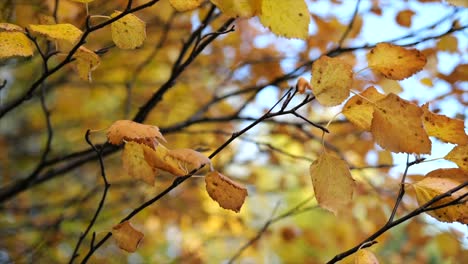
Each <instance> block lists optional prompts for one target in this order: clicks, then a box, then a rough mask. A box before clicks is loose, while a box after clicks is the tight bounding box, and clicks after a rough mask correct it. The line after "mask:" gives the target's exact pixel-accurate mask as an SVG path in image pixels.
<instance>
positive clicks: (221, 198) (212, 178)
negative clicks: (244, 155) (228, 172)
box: [205, 171, 247, 213]
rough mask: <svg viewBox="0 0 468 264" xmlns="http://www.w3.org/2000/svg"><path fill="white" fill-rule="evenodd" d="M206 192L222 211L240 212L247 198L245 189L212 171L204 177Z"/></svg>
mask: <svg viewBox="0 0 468 264" xmlns="http://www.w3.org/2000/svg"><path fill="white" fill-rule="evenodd" d="M205 184H206V191H207V192H208V194H209V195H210V197H211V199H213V200H214V201H216V202H217V203H218V204H219V206H221V207H222V208H224V209H228V210H232V211H234V212H236V213H238V212H240V209H241V207H242V205H243V204H244V200H245V197H246V196H247V189H246V188H245V187H244V186H242V185H240V184H238V183H236V182H234V181H233V180H231V179H229V178H228V177H226V176H224V175H222V174H221V173H219V172H217V171H212V172H210V173H208V174H207V175H206V176H205Z"/></svg>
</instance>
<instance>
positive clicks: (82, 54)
mask: <svg viewBox="0 0 468 264" xmlns="http://www.w3.org/2000/svg"><path fill="white" fill-rule="evenodd" d="M73 57H74V58H75V59H76V69H77V71H78V76H80V78H81V79H82V80H85V81H88V82H91V80H92V78H91V72H92V71H94V70H95V69H96V68H97V67H98V66H99V64H100V63H101V59H100V58H99V56H98V55H97V54H96V53H94V52H93V51H91V50H89V49H87V48H85V47H80V48H79V49H78V50H77V51H76V53H75V54H74V55H73Z"/></svg>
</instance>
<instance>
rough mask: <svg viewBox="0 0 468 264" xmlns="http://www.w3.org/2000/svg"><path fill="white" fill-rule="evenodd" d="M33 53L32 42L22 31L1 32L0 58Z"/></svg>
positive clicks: (25, 55) (26, 55) (27, 55)
mask: <svg viewBox="0 0 468 264" xmlns="http://www.w3.org/2000/svg"><path fill="white" fill-rule="evenodd" d="M33 54H34V49H33V45H32V42H31V41H30V40H29V39H28V37H26V35H24V34H23V33H22V32H14V31H12V32H0V59H7V58H11V57H15V56H21V57H29V56H32V55H33Z"/></svg>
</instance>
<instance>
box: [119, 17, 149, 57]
mask: <svg viewBox="0 0 468 264" xmlns="http://www.w3.org/2000/svg"><path fill="white" fill-rule="evenodd" d="M121 13H122V12H119V11H115V12H114V13H112V15H111V17H116V16H118V15H119V14H121ZM111 34H112V40H113V41H114V43H115V45H116V46H117V47H119V48H121V49H135V48H138V47H140V46H141V45H143V42H144V41H145V39H146V23H145V22H143V21H142V20H141V19H139V18H138V17H137V16H135V15H134V14H127V15H125V16H124V17H122V18H121V19H119V20H117V21H115V22H114V23H112V24H111Z"/></svg>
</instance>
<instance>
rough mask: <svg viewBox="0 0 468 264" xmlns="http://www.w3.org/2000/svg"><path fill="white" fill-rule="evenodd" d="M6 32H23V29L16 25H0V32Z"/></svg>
mask: <svg viewBox="0 0 468 264" xmlns="http://www.w3.org/2000/svg"><path fill="white" fill-rule="evenodd" d="M3 31H7V32H23V33H24V29H23V28H22V27H20V26H18V25H15V24H10V23H0V32H3Z"/></svg>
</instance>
